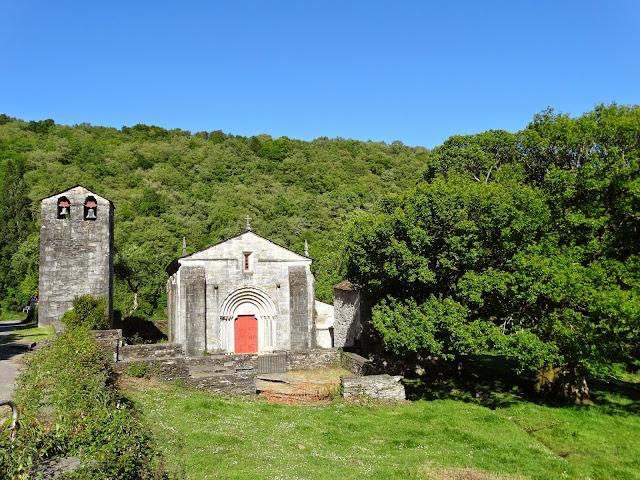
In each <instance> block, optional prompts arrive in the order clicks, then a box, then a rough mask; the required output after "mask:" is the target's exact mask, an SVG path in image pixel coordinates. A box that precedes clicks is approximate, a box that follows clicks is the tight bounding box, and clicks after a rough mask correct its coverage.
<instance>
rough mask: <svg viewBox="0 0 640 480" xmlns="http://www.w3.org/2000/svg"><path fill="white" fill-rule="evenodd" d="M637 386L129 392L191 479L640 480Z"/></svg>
mask: <svg viewBox="0 0 640 480" xmlns="http://www.w3.org/2000/svg"><path fill="white" fill-rule="evenodd" d="M621 384H622V385H621ZM623 387H628V388H629V389H630V390H629V391H628V392H625V390H624V388H623ZM636 387H637V384H636V385H634V384H628V383H624V382H618V383H617V384H616V385H614V386H611V385H610V384H607V383H606V382H601V383H600V384H598V385H597V389H595V388H594V398H595V400H596V402H595V404H594V405H590V406H570V407H566V406H565V407H558V406H549V405H544V404H536V403H534V402H532V401H528V400H526V399H522V398H519V394H518V393H516V394H514V393H500V392H498V391H497V390H496V392H495V396H496V398H497V399H498V400H499V401H497V400H495V399H487V398H486V397H483V395H479V396H473V395H472V396H471V398H470V399H468V398H464V399H461V398H455V397H461V395H462V394H461V390H460V389H459V388H454V389H453V390H452V393H451V394H450V398H442V399H436V400H431V401H425V400H419V401H415V402H406V403H403V404H397V405H375V404H371V403H366V402H365V404H364V405H353V404H345V403H343V402H334V403H331V404H328V405H321V406H285V405H276V404H270V403H267V402H265V401H262V400H259V399H240V398H231V399H228V398H222V397H218V396H214V395H210V394H207V393H205V392H198V391H191V390H185V389H182V388H181V387H177V386H158V385H156V384H153V383H143V382H141V383H137V384H135V385H133V386H129V387H128V389H127V390H126V395H127V396H128V397H129V398H130V399H132V400H133V401H134V402H135V403H136V404H137V405H138V406H139V407H140V409H141V411H142V412H143V419H144V421H145V422H146V424H147V425H148V426H149V428H150V430H151V431H152V432H153V433H154V434H155V436H156V438H157V442H158V446H159V447H160V449H161V451H162V452H163V453H164V454H165V455H166V457H167V462H168V465H169V466H170V468H173V469H175V468H184V469H185V470H186V473H187V478H190V479H206V478H239V479H244V478H265V479H325V478H326V479H334V478H338V477H339V478H361V479H365V478H366V479H394V478H395V479H401V478H403V479H404V478H424V479H439V480H440V479H459V480H463V479H469V480H488V479H505V478H508V479H529V478H530V479H549V480H551V479H561V478H573V479H592V480H596V479H620V480H623V479H640V418H639V416H638V413H640V411H639V409H638V407H639V405H640V402H639V401H638V399H639V398H640V396H636V397H634V395H636V394H638V390H637V389H636ZM462 393H464V392H462ZM462 397H464V395H462ZM634 398H635V399H634Z"/></svg>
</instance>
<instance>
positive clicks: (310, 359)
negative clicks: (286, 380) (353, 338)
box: [288, 348, 340, 370]
mask: <svg viewBox="0 0 640 480" xmlns="http://www.w3.org/2000/svg"><path fill="white" fill-rule="evenodd" d="M288 357H289V358H288V360H289V369H290V370H291V369H301V368H308V369H310V370H313V369H315V368H322V367H328V366H331V365H335V364H337V363H339V362H340V352H338V350H337V349H336V348H316V349H313V350H300V351H297V352H290V353H289V356H288Z"/></svg>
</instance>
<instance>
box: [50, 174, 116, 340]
mask: <svg viewBox="0 0 640 480" xmlns="http://www.w3.org/2000/svg"><path fill="white" fill-rule="evenodd" d="M40 212H41V220H40V280H39V288H38V290H39V292H38V293H39V300H40V304H39V308H38V326H39V327H49V326H51V327H54V328H55V329H56V331H59V330H62V328H63V326H62V323H61V322H60V319H61V318H62V315H63V314H64V313H65V312H66V311H67V310H70V309H71V308H73V305H72V301H73V299H74V298H75V297H77V296H80V295H84V294H87V293H90V294H92V295H94V296H100V297H105V298H107V299H108V302H109V321H110V323H112V322H113V204H112V203H111V201H109V200H107V199H106V198H103V197H101V196H99V195H96V194H95V193H93V192H91V191H89V190H87V189H86V188H85V187H83V186H82V185H76V186H75V187H72V188H70V189H68V190H65V191H64V192H60V193H57V194H55V195H51V196H50V197H47V198H44V199H42V201H41V203H40Z"/></svg>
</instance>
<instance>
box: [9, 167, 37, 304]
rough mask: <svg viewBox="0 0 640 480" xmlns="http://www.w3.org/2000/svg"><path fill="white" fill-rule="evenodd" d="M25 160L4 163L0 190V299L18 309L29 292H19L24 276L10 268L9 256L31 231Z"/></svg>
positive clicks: (32, 225)
mask: <svg viewBox="0 0 640 480" xmlns="http://www.w3.org/2000/svg"><path fill="white" fill-rule="evenodd" d="M26 171H27V162H26V161H25V159H24V158H23V157H22V156H19V155H16V156H15V157H14V159H9V160H8V161H7V163H6V169H5V172H4V181H3V182H2V190H0V299H2V306H3V307H4V308H9V309H13V310H16V309H21V308H22V307H23V306H24V305H26V300H28V298H29V296H31V294H33V293H35V291H32V292H29V293H27V294H22V295H21V293H20V291H19V290H20V289H19V286H20V283H21V282H22V281H23V280H24V277H22V276H21V275H20V273H23V274H26V272H16V271H15V270H14V269H12V265H11V263H12V258H13V256H14V255H15V254H16V253H17V252H18V251H19V250H20V247H21V243H22V242H25V241H27V237H28V235H29V233H31V232H32V231H33V230H35V228H34V227H35V225H34V223H33V217H32V215H31V211H30V206H31V202H30V200H29V197H28V192H27V184H26V183H25V181H24V176H25V174H26Z"/></svg>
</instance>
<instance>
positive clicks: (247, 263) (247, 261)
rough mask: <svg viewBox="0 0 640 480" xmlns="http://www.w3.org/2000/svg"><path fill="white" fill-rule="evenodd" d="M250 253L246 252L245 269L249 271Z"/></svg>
mask: <svg viewBox="0 0 640 480" xmlns="http://www.w3.org/2000/svg"><path fill="white" fill-rule="evenodd" d="M249 255H251V254H250V253H245V254H244V271H245V272H248V271H249Z"/></svg>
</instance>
